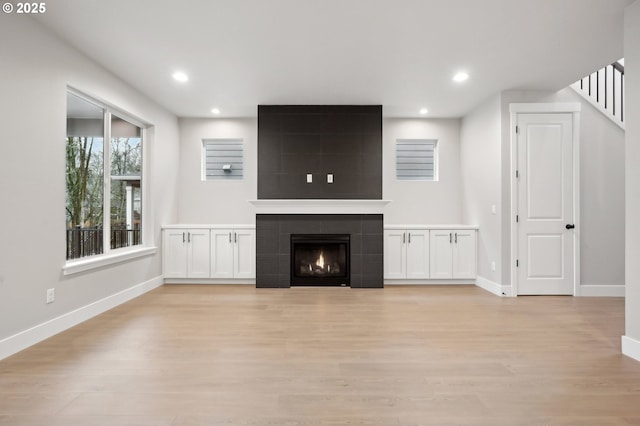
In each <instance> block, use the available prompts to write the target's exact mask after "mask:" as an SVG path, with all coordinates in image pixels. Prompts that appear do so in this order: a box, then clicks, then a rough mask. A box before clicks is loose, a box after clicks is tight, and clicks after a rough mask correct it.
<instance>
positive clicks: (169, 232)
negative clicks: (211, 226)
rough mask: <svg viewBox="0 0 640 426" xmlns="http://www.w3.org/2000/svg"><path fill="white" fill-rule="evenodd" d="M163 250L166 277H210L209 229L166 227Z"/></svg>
mask: <svg viewBox="0 0 640 426" xmlns="http://www.w3.org/2000/svg"><path fill="white" fill-rule="evenodd" d="M162 252H163V269H164V276H165V278H208V277H209V230H208V229H188V228H181V229H165V230H164V231H163V241H162Z"/></svg>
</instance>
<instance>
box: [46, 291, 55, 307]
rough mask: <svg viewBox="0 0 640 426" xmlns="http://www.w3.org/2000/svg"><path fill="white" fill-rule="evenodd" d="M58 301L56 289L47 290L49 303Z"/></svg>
mask: <svg viewBox="0 0 640 426" xmlns="http://www.w3.org/2000/svg"><path fill="white" fill-rule="evenodd" d="M55 300H56V289H55V288H50V289H47V303H53V302H55Z"/></svg>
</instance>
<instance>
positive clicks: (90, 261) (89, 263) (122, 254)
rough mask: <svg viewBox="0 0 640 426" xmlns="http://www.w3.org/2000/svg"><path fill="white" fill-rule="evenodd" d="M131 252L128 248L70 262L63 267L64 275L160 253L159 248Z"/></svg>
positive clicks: (146, 248)
mask: <svg viewBox="0 0 640 426" xmlns="http://www.w3.org/2000/svg"><path fill="white" fill-rule="evenodd" d="M135 247H136V248H135V249H132V250H129V249H126V248H123V249H116V250H112V251H110V253H109V254H105V255H98V256H89V257H85V258H82V259H78V260H69V261H67V263H65V265H64V266H63V267H62V274H63V275H73V274H77V273H79V272H85V271H90V270H92V269H97V268H102V267H104V266H108V265H114V264H116V263H121V262H127V261H129V260H133V259H138V258H140V257H144V256H151V255H154V254H156V252H157V251H158V248H157V247H137V246H135Z"/></svg>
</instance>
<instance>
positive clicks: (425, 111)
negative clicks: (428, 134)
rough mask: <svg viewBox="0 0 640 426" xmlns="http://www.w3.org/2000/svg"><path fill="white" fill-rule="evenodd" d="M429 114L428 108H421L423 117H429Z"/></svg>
mask: <svg viewBox="0 0 640 426" xmlns="http://www.w3.org/2000/svg"><path fill="white" fill-rule="evenodd" d="M428 113H429V110H428V109H426V108H420V114H422V115H427V114H428Z"/></svg>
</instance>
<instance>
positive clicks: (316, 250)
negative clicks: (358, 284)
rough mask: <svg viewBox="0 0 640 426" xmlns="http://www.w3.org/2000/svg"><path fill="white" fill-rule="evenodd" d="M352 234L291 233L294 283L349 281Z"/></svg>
mask: <svg viewBox="0 0 640 426" xmlns="http://www.w3.org/2000/svg"><path fill="white" fill-rule="evenodd" d="M349 243H350V235H349V234H291V285H292V286H295V285H327V286H349V285H350V279H351V275H350V271H349V269H350V264H349V263H350V247H349V245H350V244H349Z"/></svg>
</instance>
